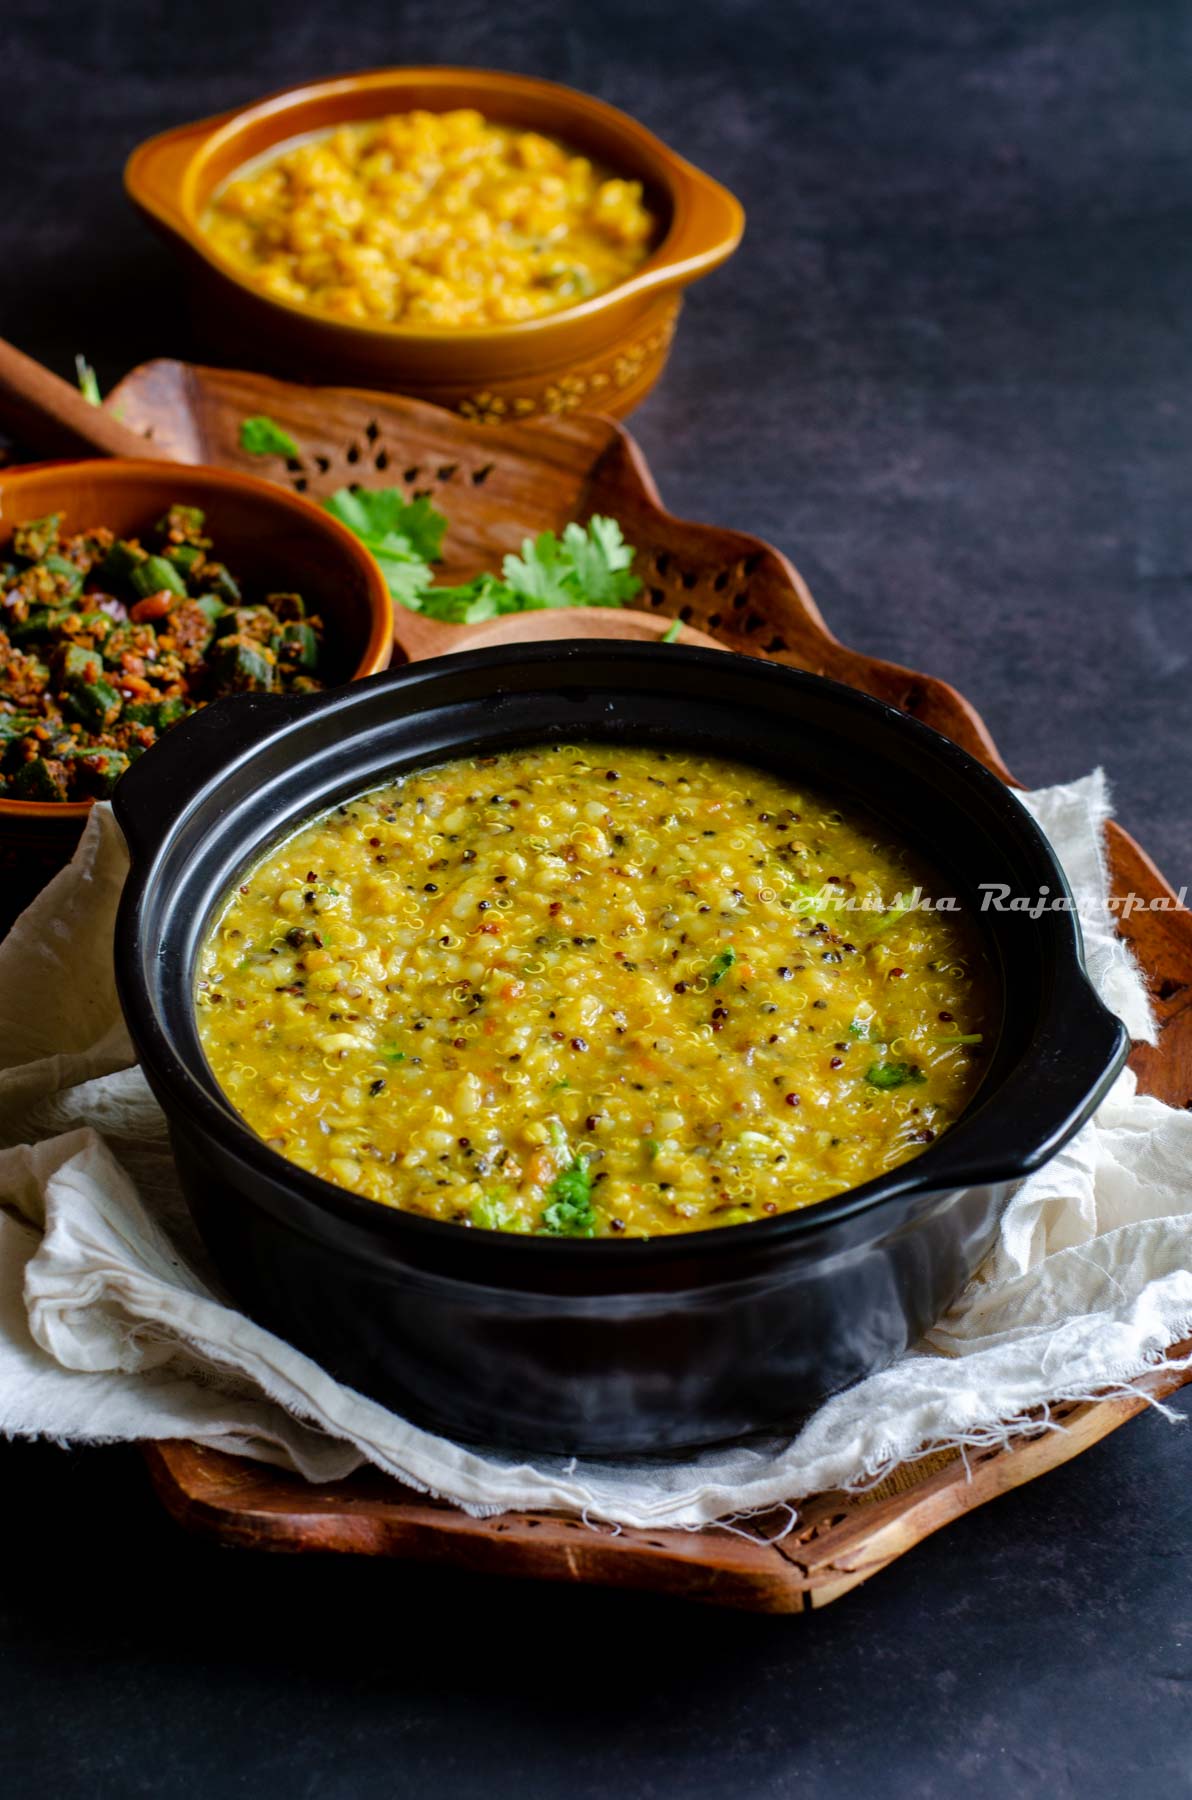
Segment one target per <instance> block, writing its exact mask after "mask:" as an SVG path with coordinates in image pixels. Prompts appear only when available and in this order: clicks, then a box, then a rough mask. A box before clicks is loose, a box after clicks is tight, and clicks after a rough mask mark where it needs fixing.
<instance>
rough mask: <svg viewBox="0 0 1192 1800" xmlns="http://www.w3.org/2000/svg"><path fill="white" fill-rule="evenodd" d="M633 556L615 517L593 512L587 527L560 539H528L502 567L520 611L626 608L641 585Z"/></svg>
mask: <svg viewBox="0 0 1192 1800" xmlns="http://www.w3.org/2000/svg"><path fill="white" fill-rule="evenodd" d="M633 555H634V552H633V550H632V549H631V548H630V546H629V545H628V544H626V543H625V541H624V539H623V538H622V536H621V527H620V526H619V525H618V524H617V522H616V520H615V519H606V518H603V517H601V515H600V514H595V515H594V516H593V517H592V518H591V519H589V521H588V524H587V527H586V529H585V527H584V526H582V525H576V524H571V525H568V526H566V527H565V529H564V532H563V536H562V539H560V538H558V537H557V536H556V535H555V533H554V532H553V531H540V532H539V534H538V536H537V537H536V538H526V539H525V541H524V543H523V544H522V550H521V555H520V556H507V557H506V558H505V561H504V564H503V565H502V574H503V575H504V577H505V580H506V582H507V583H508V585H509V587H510V588H511V589H512V591H513V593H514V594H515V595H516V596H517V597H518V605H517V608H516V609H514V608H510V609H509V610H511V611H512V610H518V611H520V610H522V609H523V608H524V609H535V608H540V607H555V606H622V605H624V603H625V601H626V600H632V598H633V596H634V595H635V594H636V593H637V591H638V589H639V588H640V587H641V582H640V581H639V580H638V579H637V576H636V575H631V574H630V573H629V564H630V563H631V562H632V561H633Z"/></svg>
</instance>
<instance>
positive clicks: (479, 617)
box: [419, 575, 517, 625]
mask: <svg viewBox="0 0 1192 1800" xmlns="http://www.w3.org/2000/svg"><path fill="white" fill-rule="evenodd" d="M419 610H420V611H421V612H424V613H425V614H426V616H427V618H428V619H446V620H448V621H449V622H450V623H452V624H455V625H479V624H481V623H482V622H483V621H484V620H485V619H496V618H499V617H500V615H501V614H502V613H507V612H516V611H517V606H516V604H515V602H514V600H513V596H512V594H511V593H510V590H509V589H508V588H507V587H506V585H505V583H504V582H503V581H502V580H501V578H500V576H499V575H477V577H476V579H475V581H469V582H465V584H464V585H463V587H442V588H435V587H433V588H428V589H427V590H426V592H425V593H424V594H423V596H422V603H421V607H420V609H419Z"/></svg>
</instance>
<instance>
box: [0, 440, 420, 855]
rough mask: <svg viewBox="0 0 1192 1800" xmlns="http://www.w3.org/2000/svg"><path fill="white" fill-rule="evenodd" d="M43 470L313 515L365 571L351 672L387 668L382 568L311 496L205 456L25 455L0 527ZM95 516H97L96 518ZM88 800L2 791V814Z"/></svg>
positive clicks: (35, 814)
mask: <svg viewBox="0 0 1192 1800" xmlns="http://www.w3.org/2000/svg"><path fill="white" fill-rule="evenodd" d="M48 476H57V477H58V478H59V479H60V480H62V481H64V482H65V481H69V480H70V479H71V478H72V477H76V478H78V479H79V480H83V479H85V480H86V481H87V482H88V483H97V484H98V485H99V486H101V487H108V488H112V489H122V488H134V489H135V488H136V487H138V486H140V485H142V484H143V483H147V482H150V481H151V482H152V483H153V485H155V486H156V485H157V484H159V483H160V482H162V481H163V480H164V481H168V482H169V483H170V484H171V485H172V486H174V487H175V488H177V487H178V486H187V485H188V484H190V485H194V484H197V486H198V487H199V488H201V489H203V490H204V491H205V492H206V493H208V494H210V493H211V492H213V491H215V492H218V491H221V490H222V491H223V492H237V493H241V494H247V495H248V496H249V497H250V498H252V499H259V500H260V502H261V504H262V506H265V507H270V508H272V509H273V510H274V512H276V513H277V514H281V515H284V514H289V515H290V516H291V517H292V516H294V515H295V514H297V515H299V516H300V517H301V518H302V520H303V522H304V523H305V524H306V525H308V526H309V525H311V524H312V523H313V522H314V521H315V520H317V522H318V526H319V528H320V529H321V530H323V531H325V533H326V535H327V537H328V538H329V539H330V540H331V541H332V542H334V543H335V544H336V546H337V547H338V548H339V549H340V550H341V551H342V552H343V554H344V557H345V560H347V561H350V562H353V563H354V564H355V565H356V567H357V569H358V570H359V572H360V574H361V576H362V577H363V583H364V591H365V594H366V596H367V599H368V610H369V621H370V623H369V635H368V642H367V644H366V645H365V648H364V651H363V654H362V655H361V658H360V661H359V663H358V664H357V666H356V668H355V669H354V670H353V672H352V674H351V676H350V677H349V680H351V681H360V680H363V678H364V677H365V676H366V675H378V674H380V672H381V670H382V669H386V668H388V666H389V659H390V655H391V653H392V649H393V629H394V617H393V597H392V595H391V594H390V592H389V589H388V587H387V586H386V584H385V579H384V576H383V575H382V574H381V571H380V569H379V567H378V566H377V563H376V562H375V560H374V559H373V557H372V555H371V553H370V552H369V551H368V550H366V549H365V547H364V545H363V544H362V543H361V542H360V540H359V539H358V538H356V537H354V536H353V535H352V533H351V532H350V531H349V530H348V528H347V526H346V525H341V524H340V522H339V520H338V519H335V518H333V517H332V516H331V514H330V513H328V512H324V511H323V509H322V507H320V506H316V505H315V504H314V503H313V501H310V500H306V499H304V498H303V497H302V495H301V494H293V493H291V492H290V491H289V489H288V488H283V487H278V486H277V485H276V484H275V483H274V482H271V481H265V480H263V479H262V478H261V476H259V475H243V474H240V473H238V472H237V471H236V470H233V469H216V468H212V467H210V466H209V465H208V464H206V463H170V462H158V461H155V460H150V459H149V458H148V457H145V458H141V457H123V456H121V457H111V458H105V457H79V458H76V459H74V460H72V461H58V462H40V463H27V464H25V465H23V466H19V467H17V468H15V469H12V470H3V471H0V530H4V531H6V528H7V527H8V526H9V525H10V524H19V523H21V521H20V520H12V519H11V518H10V516H9V510H8V509H9V502H10V499H12V498H15V497H16V496H18V495H19V494H20V493H21V492H23V491H25V490H27V489H32V488H35V487H36V486H37V485H38V484H39V483H42V482H45V480H46V478H47V477H48ZM147 510H149V509H147ZM312 516H313V517H312ZM94 523H96V524H102V523H103V521H102V519H100V520H96V521H94ZM94 805H95V801H94V800H9V799H7V798H5V797H4V796H3V795H0V819H3V820H8V821H15V820H18V819H26V820H29V821H30V822H32V821H33V820H50V821H58V822H61V823H63V824H65V823H67V822H68V821H71V820H73V821H74V823H75V824H76V825H78V824H81V823H82V821H83V820H84V819H86V817H87V815H88V813H89V812H90V811H91V808H92V807H93V806H94Z"/></svg>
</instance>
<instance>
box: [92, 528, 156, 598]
mask: <svg viewBox="0 0 1192 1800" xmlns="http://www.w3.org/2000/svg"><path fill="white" fill-rule="evenodd" d="M146 560H147V553H146V552H145V551H144V550H142V549H141V546H140V545H139V544H134V543H132V542H131V540H130V539H128V538H117V539H116V542H115V543H114V544H113V545H112V547H111V549H110V550H109V551H108V553H107V555H106V556H105V557H104V559H103V561H102V563H101V564H100V565H99V579H100V581H101V582H102V583H103V584H104V586H105V587H107V586H119V584H120V583H121V582H125V583H127V582H129V581H131V580H132V574H133V570H134V569H137V568H139V567H140V565H141V564H142V563H143V562H145V561H146Z"/></svg>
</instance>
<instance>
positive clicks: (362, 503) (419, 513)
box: [323, 487, 447, 612]
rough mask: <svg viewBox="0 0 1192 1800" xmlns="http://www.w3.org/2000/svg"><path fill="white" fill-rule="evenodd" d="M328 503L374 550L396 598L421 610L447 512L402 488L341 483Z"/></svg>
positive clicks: (327, 506)
mask: <svg viewBox="0 0 1192 1800" xmlns="http://www.w3.org/2000/svg"><path fill="white" fill-rule="evenodd" d="M323 506H324V509H325V511H327V512H329V513H330V514H331V516H332V518H333V519H338V520H339V522H340V524H341V525H346V526H347V528H348V530H349V531H351V532H353V533H354V534H355V536H356V537H358V538H359V539H360V541H361V543H362V544H363V545H364V546H365V548H366V549H367V550H371V552H372V554H373V556H374V557H375V558H376V560H377V563H378V565H379V566H380V570H381V573H382V575H383V576H384V577H385V581H386V584H387V586H388V588H389V592H390V593H391V594H392V595H393V598H394V599H395V600H397V601H400V603H401V604H402V605H403V606H408V607H410V608H411V610H412V611H414V612H418V611H420V610H421V607H422V603H423V596H424V594H425V593H426V591H427V590H428V589H429V587H430V582H431V571H430V562H431V559H433V558H434V557H437V556H438V554H439V551H440V549H441V547H442V543H443V533H444V531H445V530H446V529H447V521H446V519H445V518H444V517H443V515H442V513H440V512H436V511H435V509H434V507H433V506H432V505H431V504H430V502H429V500H427V499H426V498H425V496H424V497H423V498H421V499H419V500H407V499H406V497H405V495H404V494H403V493H401V491H400V490H399V489H398V488H346V487H345V488H339V489H338V490H337V491H336V492H335V493H334V494H332V496H331V498H330V499H329V500H324V502H323Z"/></svg>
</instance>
